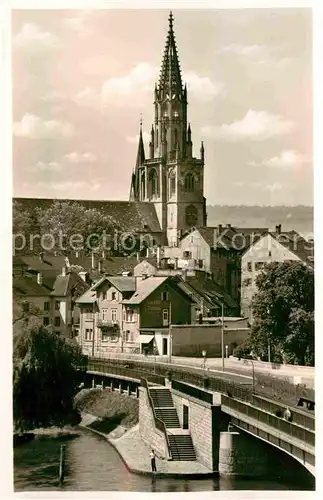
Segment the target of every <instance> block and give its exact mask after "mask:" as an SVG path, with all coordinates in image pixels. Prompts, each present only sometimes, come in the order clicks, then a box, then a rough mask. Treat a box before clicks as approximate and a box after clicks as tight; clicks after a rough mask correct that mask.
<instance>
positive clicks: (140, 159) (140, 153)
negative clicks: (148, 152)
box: [136, 118, 145, 168]
mask: <svg viewBox="0 0 323 500" xmlns="http://www.w3.org/2000/svg"><path fill="white" fill-rule="evenodd" d="M144 161H145V148H144V141H143V138H142V118H140V132H139V142H138V152H137V160H136V168H138V167H139V166H140V165H142V164H143V163H144Z"/></svg>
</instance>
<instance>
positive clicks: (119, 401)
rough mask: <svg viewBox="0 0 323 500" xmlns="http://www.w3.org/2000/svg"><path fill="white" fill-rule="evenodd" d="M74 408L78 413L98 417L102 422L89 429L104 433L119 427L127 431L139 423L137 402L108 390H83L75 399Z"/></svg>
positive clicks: (95, 423)
mask: <svg viewBox="0 0 323 500" xmlns="http://www.w3.org/2000/svg"><path fill="white" fill-rule="evenodd" d="M75 406H76V408H77V409H78V410H79V411H80V412H84V413H90V414H91V415H94V416H96V417H100V418H101V419H102V420H101V421H100V422H94V423H93V424H92V425H91V427H93V429H97V430H100V431H101V432H105V433H109V432H111V431H112V430H113V429H115V428H116V427H117V426H119V425H122V426H123V427H125V428H127V429H129V428H130V427H133V426H134V425H136V424H137V423H138V421H139V400H138V399H135V398H131V397H129V396H127V395H126V394H119V393H118V392H111V391H109V390H108V389H105V390H103V391H102V390H101V389H83V390H82V391H80V392H79V393H78V394H77V395H76V397H75ZM98 426H99V427H100V428H98Z"/></svg>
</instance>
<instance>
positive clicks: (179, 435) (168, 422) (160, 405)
mask: <svg viewBox="0 0 323 500" xmlns="http://www.w3.org/2000/svg"><path fill="white" fill-rule="evenodd" d="M149 394H150V396H151V399H152V402H153V405H154V410H155V414H156V417H157V418H158V419H159V420H162V421H163V422H164V424H165V427H166V430H167V429H171V431H168V432H167V437H168V440H169V444H170V451H171V454H172V459H173V460H185V461H195V460H196V455H195V451H194V446H193V442H192V438H191V435H190V434H189V431H183V429H182V428H181V425H180V423H179V419H178V415H177V411H176V408H175V407H174V403H173V398H172V393H171V392H170V390H169V389H167V388H165V387H161V388H157V387H151V388H149Z"/></svg>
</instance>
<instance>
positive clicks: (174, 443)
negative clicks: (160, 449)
mask: <svg viewBox="0 0 323 500" xmlns="http://www.w3.org/2000/svg"><path fill="white" fill-rule="evenodd" d="M169 434H170V435H171V436H174V439H173V446H174V448H175V450H176V454H177V456H178V457H180V455H181V452H180V450H179V449H178V446H177V443H176V437H175V436H176V434H174V433H173V432H170V431H169Z"/></svg>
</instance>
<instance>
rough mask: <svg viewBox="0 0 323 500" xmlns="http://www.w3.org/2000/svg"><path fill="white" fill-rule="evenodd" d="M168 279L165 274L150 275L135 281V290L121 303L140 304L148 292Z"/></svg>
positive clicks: (150, 292) (147, 295)
mask: <svg viewBox="0 0 323 500" xmlns="http://www.w3.org/2000/svg"><path fill="white" fill-rule="evenodd" d="M167 279H168V277H167V276H160V277H159V276H158V277H157V276H150V277H149V278H146V279H143V280H140V281H139V282H138V283H137V291H136V292H135V293H134V294H133V296H132V297H131V298H130V299H128V300H123V301H122V302H123V304H129V305H130V304H133V305H136V304H141V302H143V301H144V300H145V299H146V298H147V297H149V295H150V294H152V293H153V292H154V291H155V290H156V289H157V288H158V287H159V286H160V285H162V284H163V283H164V282H165V281H166V280H167Z"/></svg>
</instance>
